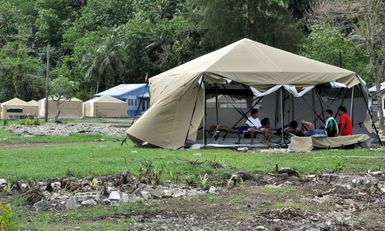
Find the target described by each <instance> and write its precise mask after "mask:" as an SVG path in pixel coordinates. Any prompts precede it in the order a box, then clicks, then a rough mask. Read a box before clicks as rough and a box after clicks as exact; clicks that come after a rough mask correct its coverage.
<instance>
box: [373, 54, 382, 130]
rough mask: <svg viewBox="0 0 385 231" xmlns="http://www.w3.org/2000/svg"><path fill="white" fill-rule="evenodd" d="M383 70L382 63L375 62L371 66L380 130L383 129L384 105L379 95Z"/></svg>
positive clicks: (380, 94)
mask: <svg viewBox="0 0 385 231" xmlns="http://www.w3.org/2000/svg"><path fill="white" fill-rule="evenodd" d="M383 68H384V65H383V62H381V61H376V62H375V64H374V65H373V74H374V81H375V85H376V90H377V91H376V98H377V108H378V112H379V117H380V118H379V128H380V130H383V129H384V109H383V107H384V103H383V101H382V93H381V82H382V70H383Z"/></svg>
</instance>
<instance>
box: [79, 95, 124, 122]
mask: <svg viewBox="0 0 385 231" xmlns="http://www.w3.org/2000/svg"><path fill="white" fill-rule="evenodd" d="M83 117H102V118H113V117H115V118H119V117H128V114H127V103H125V102H123V101H121V100H118V99H116V98H114V97H112V96H108V95H105V96H101V97H96V98H93V99H90V100H88V101H86V102H84V103H83Z"/></svg>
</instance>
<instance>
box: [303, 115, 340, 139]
mask: <svg viewBox="0 0 385 231" xmlns="http://www.w3.org/2000/svg"><path fill="white" fill-rule="evenodd" d="M325 116H326V122H325V123H324V122H323V121H322V119H321V117H320V116H317V119H318V120H319V121H320V125H321V126H320V128H315V126H314V124H313V123H311V122H309V121H306V120H302V126H303V127H304V128H305V130H306V131H304V134H305V135H307V136H329V137H334V136H337V134H338V127H337V122H336V121H335V119H334V118H333V111H332V110H330V109H327V110H326V111H325Z"/></svg>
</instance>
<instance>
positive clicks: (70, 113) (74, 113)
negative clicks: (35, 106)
mask: <svg viewBox="0 0 385 231" xmlns="http://www.w3.org/2000/svg"><path fill="white" fill-rule="evenodd" d="M63 101H64V102H63V103H62V104H61V105H60V108H61V111H60V117H59V118H61V119H79V118H80V117H82V108H83V101H82V100H80V99H77V98H72V99H71V100H67V99H63ZM45 102H46V100H45V99H41V100H39V105H40V106H39V117H40V118H44V116H45ZM57 111H58V110H57V107H56V102H55V101H53V100H52V98H51V97H49V99H48V118H51V119H52V118H55V116H56V114H57Z"/></svg>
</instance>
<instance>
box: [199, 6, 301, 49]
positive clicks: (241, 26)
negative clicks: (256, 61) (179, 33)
mask: <svg viewBox="0 0 385 231" xmlns="http://www.w3.org/2000/svg"><path fill="white" fill-rule="evenodd" d="M193 1H194V2H196V4H197V7H198V8H200V9H201V15H202V19H200V21H201V27H202V29H203V30H204V31H206V32H207V33H206V34H205V37H204V43H206V44H208V46H209V47H210V49H215V48H218V47H221V46H224V45H227V44H229V43H231V42H234V41H236V40H239V39H241V38H243V37H248V38H250V39H253V40H257V41H259V42H261V43H265V44H268V45H273V46H275V47H279V48H282V49H285V50H290V51H295V50H296V49H297V48H298V47H297V46H298V44H299V42H300V41H301V39H302V38H303V33H302V31H301V29H300V27H299V26H298V24H297V23H296V21H295V20H294V18H293V16H292V15H291V13H290V11H289V10H288V5H287V3H286V1H281V0H269V1H256V0H228V1H223V0H212V1H205V0H193Z"/></svg>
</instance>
